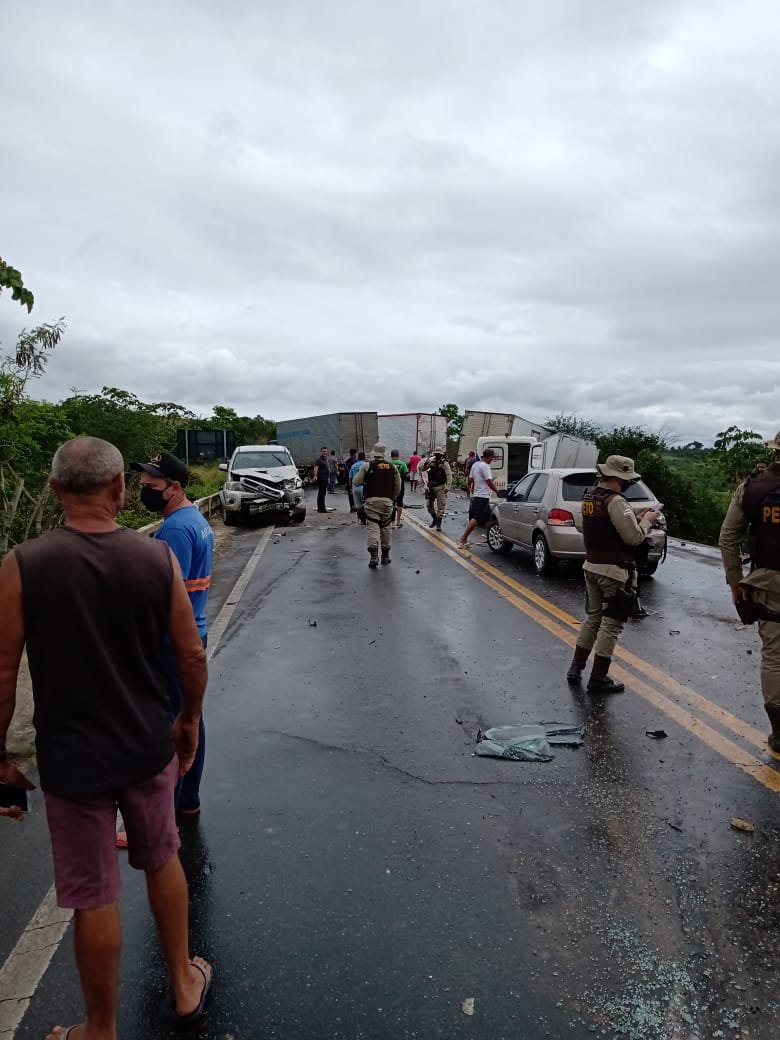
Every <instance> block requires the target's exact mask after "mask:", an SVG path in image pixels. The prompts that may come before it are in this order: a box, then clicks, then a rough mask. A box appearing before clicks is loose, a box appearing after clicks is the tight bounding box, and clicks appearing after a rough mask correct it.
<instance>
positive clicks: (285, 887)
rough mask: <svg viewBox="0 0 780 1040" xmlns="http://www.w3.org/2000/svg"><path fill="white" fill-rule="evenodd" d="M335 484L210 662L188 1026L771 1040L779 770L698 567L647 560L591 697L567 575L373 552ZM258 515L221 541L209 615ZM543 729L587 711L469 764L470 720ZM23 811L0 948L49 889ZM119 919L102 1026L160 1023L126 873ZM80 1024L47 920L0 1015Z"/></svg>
mask: <svg viewBox="0 0 780 1040" xmlns="http://www.w3.org/2000/svg"><path fill="white" fill-rule="evenodd" d="M331 499H332V502H333V503H335V504H337V505H338V507H339V510H340V512H338V513H335V514H329V515H328V516H327V517H317V516H316V514H310V520H307V523H306V525H305V526H304V527H303V528H300V529H298V528H290V529H286V530H284V531H279V530H277V532H276V534H275V536H274V538H273V539H272V541H271V542H270V543H269V545H268V547H267V549H266V551H265V553H264V555H263V556H262V558H261V560H260V564H259V566H258V568H257V570H256V572H255V574H254V576H253V578H252V580H251V582H250V584H249V586H248V588H247V590H246V592H245V594H244V596H243V598H242V600H241V603H240V605H239V608H238V610H237V612H236V614H235V616H234V618H233V621H232V623H231V625H230V626H229V628H228V629H227V632H226V634H225V637H224V639H223V642H222V644H221V646H220V647H219V649H218V651H217V653H216V655H215V656H214V658H213V660H212V664H211V680H210V686H209V694H208V702H207V723H208V733H209V736H208V753H207V770H206V778H205V783H204V792H203V813H202V818H201V820H200V823H199V824H195V825H193V826H190V827H188V829H187V830H186V831H185V832H184V834H183V850H182V858H183V860H184V863H185V867H186V870H187V873H188V876H189V878H190V881H191V888H192V908H193V921H192V933H193V940H192V949H193V953H200V954H202V955H204V956H206V957H208V958H209V959H211V960H212V961H213V963H214V965H215V969H216V982H215V985H214V1000H213V1004H212V1008H211V1012H210V1015H209V1017H208V1019H207V1021H206V1022H205V1023H204V1024H203V1025H202V1026H201V1027H200V1028H199V1029H198V1030H197V1031H196V1035H198V1036H201V1037H204V1038H222V1040H228V1038H231V1037H232V1038H234V1040H245V1038H254V1037H258V1038H269V1040H270V1038H279V1040H297V1038H304V1037H307V1038H322V1040H325V1038H354V1040H357V1038H372V1040H374V1038H375V1040H380V1038H381V1040H384V1038H393V1040H403V1038H407V1037H408V1038H412V1037H420V1038H425V1040H427V1038H431V1040H433V1038H442V1040H445V1038H455V1037H459V1036H464V1037H469V1036H470V1037H479V1038H491V1040H501V1038H507V1040H509V1038H513V1040H514V1038H531V1040H535V1038H537V1037H539V1038H541V1037H564V1036H565V1037H573V1038H579V1037H589V1036H593V1035H594V1034H595V1035H598V1036H607V1037H637V1038H656V1037H657V1038H667V1037H668V1038H672V1037H686V1038H692V1037H701V1038H708V1037H720V1036H722V1037H745V1038H748V1037H756V1038H767V1040H768V1038H770V1037H774V1036H776V1034H777V1013H778V997H777V978H778V967H780V953H779V950H780V944H778V941H777V935H778V926H780V823H779V821H778V804H779V803H778V797H779V796H778V793H777V792H776V790H772V789H771V784H772V780H771V777H772V776H776V775H777V774H776V773H775V768H776V766H777V765H778V763H775V762H773V760H772V758H771V757H770V756H769V754H768V753H767V752H766V751H765V750H761V749H760V747H759V746H758V744H757V743H756V739H755V734H758V735H759V736H760V735H763V734H764V733H765V731H766V720H765V717H764V716H763V710H762V708H761V702H760V695H759V694H758V692H757V683H758V663H759V658H758V644H757V636H756V634H755V633H754V632H753V631H752V630H740V629H739V628H738V625H737V623H736V619H735V618H734V617H732V608H731V606H730V603H729V600H728V596H727V594H726V589H725V586H724V585H723V583H722V575H721V572H720V570H719V568H718V567H717V565H716V562H714V561H711V560H708V559H707V558H704V557H701V556H699V555H695V554H691V553H688V552H686V551H674V552H673V553H672V554H670V558H669V560H668V561H667V563H666V564H665V565H664V566H663V567H662V568H661V569H660V571H659V573H658V576H657V578H656V579H655V580H652V581H648V582H647V584H646V586H645V590H644V600H645V605H646V607H648V609H651V610H654V611H656V613H654V614H651V615H650V616H649V617H647V618H645V619H643V620H642V621H639V622H631V623H630V624H629V626H628V629H627V631H626V633H625V634H624V637H623V640H622V646H623V647H624V648H625V649H626V650H627V651H630V652H632V653H633V654H634V655H636V658H635V660H638V661H639V664H638V665H633V664H631V662H628V663H625V664H624V666H625V667H628V668H629V670H630V674H631V675H633V676H635V677H636V682H635V685H636V689H634V688H631V689H629V691H627V692H626V693H625V694H624V695H622V696H619V697H613V698H610V699H608V700H606V701H603V700H602V701H593V700H591V699H589V698H587V697H586V696H585V695H584V694H582V693H581V692H578V691H575V692H574V693H572V692H571V691H570V690H569V688H568V687H567V685H566V683H565V682H564V681H563V673H564V672H565V669H566V667H567V664H568V659H569V655H570V650H569V646H568V645H567V644H566V642H565V639H564V637H563V636H562V635H561V633H562V632H563V633H564V634H565V633H566V632H567V631H568V632H569V634H570V635H571V634H572V633H573V632H574V628H573V627H572V626H571V625H570V624H569V626H568V628H567V623H566V620H565V619H566V615H567V614H570V615H573V616H575V617H579V615H580V611H581V600H582V579H581V576H580V575H578V574H577V573H572V574H570V573H567V572H565V571H562V572H561V573H560V574H558V575H556V576H554V577H551V578H547V579H540V578H537V577H535V576H534V575H533V572H532V569H531V566H530V563H528V562H527V561H525V560H524V559H523V557H522V556H520V555H519V554H517V553H513V554H512V555H511V556H510V557H505V558H499V557H496V556H493V555H492V554H491V553H490V552H489V551H488V550H487V549H486V548H477V549H475V551H474V553H473V556H474V558H475V559H474V561H473V562H472V561H471V560H469V559H467V560H465V561H464V562H465V564H466V566H463V565H461V563H459V562H457V560H455V559H453V558H451V556H450V555H448V554H447V553H445V552H442V551H441V550H440V549H439V548H437V547H436V546H434V545H433V544H432V542H431V540H430V539H426V537H425V536H424V535H423V534H421V533H420V532H419V530H417V529H416V528H415V527H414V523H413V520H410V521H409V522H407V524H406V525H405V526H404V528H403V530H402V531H400V532H398V533H397V534H396V538H395V545H394V550H393V564H392V566H391V567H389V568H382V569H380V570H379V571H377V572H371V571H369V570H368V569H367V567H366V562H367V554H366V551H365V547H364V532H363V529H362V528H358V527H357V525H353V524H351V523H350V520H349V516H348V515H347V514H345V512H344V510H345V508H346V499H345V496H344V495H343V494H337V495H334V496H331ZM412 501H414V499H412ZM312 504H313V503H312ZM451 505H452V509H453V511H454V510H460V512H458V513H453V515H452V516H451V517H448V520H447V521H446V523H445V533H446V534H448V535H449V536H451V537H454V536H457V534H459V532H460V530H461V528H462V526H463V523H464V512H463V510H465V502H464V501H463V500H457V499H455V498H453V501H452V503H451ZM410 514H411V515H412V516H414V515H415V514H416V515H417V516H418V517H420V518H422V516H423V514H422V512H421V511H419V510H417V511H410ZM258 534H259V531H258V530H243V529H242V530H238V531H235V532H233V531H231V532H230V537H231V543H230V552H229V553H226V554H224V555H223V557H222V559H221V562H220V565H219V567H218V572H217V574H218V581H217V583H216V585H215V588H214V593H213V595H212V603H211V608H212V613H214V614H216V612H217V610H218V609H219V607H220V605H221V602H222V601H223V600H224V597H225V596H226V595H227V592H228V590H229V589H230V588H231V587H232V584H233V582H234V581H235V579H236V577H237V576H238V574H239V573H240V571H241V569H242V567H243V565H244V563H245V562H246V560H247V559H248V558H249V556H250V555H251V552H252V550H253V549H254V547H255V545H256V543H257V538H258ZM439 541H440V542H443V543H444V544H445V545H446V544H447V543H446V539H439ZM480 561H484V562H485V563H487V564H489V565H490V566H491V567H496V568H497V569H498V572H499V576H501V575H503V576H506V577H508V578H509V579H510V580H511V581H514V582H517V583H519V585H520V586H522V587H523V588H524V589H526V590H530V592H531V593H534V594H536V595H538V596H540V597H543V598H544V599H545V600H546V601H547V602H548V603H549V604H551V605H552V607H553V608H555V609H556V610H557V611H558V613H557V614H555V615H553V614H550V612H549V611H548V610H546V609H542V608H541V607H540V606H539V604H538V603H537V604H536V605H534V604H531V606H532V607H533V609H537V610H539V611H540V614H539V616H541V617H543V618H546V619H548V621H549V622H550V623H549V624H548V626H547V627H545V626H544V625H542V624H540V623H539V621H538V619H536V618H535V617H530V616H529V614H528V613H527V610H526V609H523V605H524V604H525V606H526V608H527V606H528V600H527V599H526V598H525V597H524V596H523V595H521V594H520V593H519V592H518V591H517V589H516V588H514V587H512V586H508V585H504V584H502V581H501V579H500V577H498V578H497V577H496V575H495V573H494V572H490V571H487V570H483V569H481V568H480ZM480 575H482V576H483V578H484V577H487V578H489V580H490V581H491V582H492V583H493V584H492V585H491V584H487V583H486V582H485V580H482V579H481V578H480ZM507 593H509V596H511V598H508V596H507ZM314 621H316V626H315V625H313V624H311V622H314ZM670 633H675V634H674V635H672V634H670ZM750 651H752V653H751V652H750ZM645 664H647V665H648V666H652V667H653V668H655V669H656V670H657V671H656V672H653V671H652V669H649V668H646V667H645ZM661 677H663V678H664V681H666V682H667V685H666V686H664V684H663V681H662V678H661ZM669 682H672V685H671V686H669V685H668V683H669ZM674 682H676V683H677V684H678V686H675V685H674ZM637 691H640V692H637ZM641 691H644V693H642V692H641ZM648 691H649V692H648ZM660 694H663V697H665V698H667V701H665V700H663V699H661V697H660V696H659V695H660ZM697 696H698V697H699V698H701V700H699V701H697V700H696V699H695V698H696V697H697ZM668 705H671V706H672V707H668ZM707 705H710V706H711V707H710V710H707V707H706V706H707ZM718 708H720V709H723V711H724V712H728V713H729V714H728V715H726V714H723V715H720V716H719V715H717V710H718ZM713 712H714V714H713ZM732 719H735V720H737V722H736V723H734V722H732V721H731V720H732ZM540 720H546V721H552V720H554V721H558V722H571V723H581V724H583V725H585V727H586V737H585V743H584V746H583V747H582V748H580V749H578V750H569V749H565V748H561V749H556V757H555V759H554V761H553V762H550V763H547V764H536V763H534V764H530V763H514V762H502V761H496V760H490V759H483V758H476V757H474V756H473V754H472V750H473V746H474V740H473V736H474V734H475V733H476V730H477V729H478V728H479V727H480V726H481V727H482V728H485V727H487V726H488V725H496V724H501V723H509V722H537V721H540ZM691 720H693V721H691ZM703 724H705V725H703ZM738 724H741V726H742V729H741V730H740V732H738V733H737V732H735V726H737V728H739V726H738ZM659 728H663V729H664V730H665V731H666V732H667V734H668V737H667V738H666V739H665V740H661V741H657V740H653V739H651V738H649V737H648V736H646V731H647V730H655V729H659ZM710 732H714V733H715V735H716V737H720V740H718V739H715V738H713V737H711V736H710V735H708V734H710ZM751 734H753V737H751ZM751 740H752V741H753V742H752V743H751ZM734 749H736V751H735V750H734ZM730 756H731V757H730ZM751 763H753V765H751ZM745 765H747V766H748V767H749V769H748V771H747V772H746V771H745V768H741V766H742V767H744V766H745ZM762 770H764V772H762ZM768 785H769V786H768ZM735 816H736V817H741V818H744V819H747V820H749V821H751V822H752V823H753V824H754V826H755V833H754V834H752V835H749V834H743V833H738V832H736V831H735V830H733V829H731V828H730V826H729V821H730V819H731V818H732V817H735ZM44 830H45V828H44V824H43V820H42V819H41V818H40V814H38V816H37V817H32V816H31V818H30V819H28V820H27V821H26V823H25V826H24V828H14V829H13V831H10V830H9V831H8V832H6V831H5V830H4V832H3V837H4V841H3V844H2V846H0V884H2V886H3V891H4V892H6V891H8V888H7V887H6V886H8V885H10V886H12V887H11V890H12V891H14V893H15V894H14V899H13V901H12V902H11V901H9V902H8V903H6V901H5V899H4V905H3V921H4V923H8V922H9V921H10V927H8V928H6V927H5V926H4V927H3V929H2V931H1V932H0V953H2V956H3V958H4V957H5V955H6V954H7V951H8V949H9V948H10V947H11V946H12V945H13V943H14V942H15V941H16V935H17V934H18V930H19V929H20V928H21V927H23V926H24V924H25V923H26V921H27V919H28V918H29V916H30V913H31V912H32V910H34V908H35V906H36V905H37V903H38V902H39V901H40V899H41V898H42V896H43V894H44V893H45V891H46V889H47V888H48V886H49V884H50V881H51V878H50V872H49V866H48V849H47V845H46V839H45V834H44ZM22 831H24V833H22ZM20 872H23V874H24V881H20V880H19V874H20ZM14 878H16V880H15V881H14ZM17 893H18V898H17ZM122 913H123V921H124V953H123V963H122V989H121V1020H120V1021H121V1032H120V1036H121V1037H122V1038H123V1040H140V1038H154V1037H167V1036H169V1035H174V1034H173V1033H172V1031H171V1030H170V1029H169V1028H168V1027H167V1026H165V1025H164V1024H162V1020H161V1016H162V1014H163V1012H164V1010H165V985H164V971H163V967H162V962H161V959H160V955H159V952H158V950H157V945H156V940H155V936H154V930H153V926H152V922H151V917H150V913H149V911H148V908H147V905H146V902H145V894H144V886H143V883H142V880H141V879H140V878H139V877H138V876H136V875H134V874H133V872H132V871H130V870H129V869H128V870H127V872H126V884H125V890H124V894H123V901H122ZM468 998H474V1001H475V1005H474V1014H473V1016H467V1015H465V1014H464V1013H463V1010H462V1004H463V1001H464V1000H467V999H468ZM79 1015H80V998H79V992H78V986H77V982H76V975H75V969H74V966H73V956H72V950H71V943H70V935H68V936H66V940H65V942H64V943H63V945H62V947H61V948H60V949H59V950H58V952H57V953H56V954H55V956H54V959H53V961H52V965H51V967H50V969H49V971H48V972H47V974H46V975H45V977H44V979H43V981H42V983H41V985H40V987H39V989H38V991H37V993H36V995H35V998H34V1000H33V1003H32V1006H31V1008H30V1010H29V1012H28V1014H27V1015H26V1017H25V1019H24V1021H23V1023H22V1025H21V1027H20V1028H19V1030H18V1031H17V1034H16V1035H17V1037H18V1038H19V1040H28V1038H30V1040H31V1038H36V1040H37V1038H40V1037H43V1036H44V1035H45V1033H46V1031H47V1030H48V1028H49V1027H50V1026H51V1025H52V1024H53V1023H54V1022H60V1023H65V1024H67V1023H69V1022H72V1021H78V1020H79Z"/></svg>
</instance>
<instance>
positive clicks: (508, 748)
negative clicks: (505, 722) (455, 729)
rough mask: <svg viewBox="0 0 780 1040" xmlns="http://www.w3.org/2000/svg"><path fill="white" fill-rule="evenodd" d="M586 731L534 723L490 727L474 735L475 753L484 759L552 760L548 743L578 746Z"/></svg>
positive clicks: (560, 745)
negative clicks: (475, 737) (475, 738)
mask: <svg viewBox="0 0 780 1040" xmlns="http://www.w3.org/2000/svg"><path fill="white" fill-rule="evenodd" d="M584 734H585V731H584V729H583V728H582V727H581V726H561V725H560V724H558V723H537V724H525V725H514V726H493V727H492V728H491V729H488V730H485V732H484V733H483V732H482V731H481V730H480V732H479V733H478V734H477V746H476V748H475V750H474V754H475V755H479V756H480V757H483V758H511V759H514V760H515V761H516V762H552V760H553V759H554V758H555V755H553V753H552V749H551V746H552V745H556V746H558V747H579V746H580V745H581V744H582V742H583V737H584Z"/></svg>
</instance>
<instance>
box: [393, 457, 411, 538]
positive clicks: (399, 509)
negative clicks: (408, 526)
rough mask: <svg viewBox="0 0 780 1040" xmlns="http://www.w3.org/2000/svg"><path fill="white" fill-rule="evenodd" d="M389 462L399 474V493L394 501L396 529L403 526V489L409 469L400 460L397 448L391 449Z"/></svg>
mask: <svg viewBox="0 0 780 1040" xmlns="http://www.w3.org/2000/svg"><path fill="white" fill-rule="evenodd" d="M390 462H391V463H392V464H393V465H394V466H395V467H396V468H397V470H398V472H399V473H400V474H401V493H400V494H399V496H398V498H397V499H396V500H395V526H396V527H397V528H398V527H403V526H404V525H403V522H402V520H401V517H402V516H403V514H404V489H405V487H406V484H405V481H406V477H407V475H408V473H409V467H408V466H407V465H406V463H405V462H404V461H403V460H402V459H401V453H400V452H399V450H398V448H393V450H392V451H391V452H390Z"/></svg>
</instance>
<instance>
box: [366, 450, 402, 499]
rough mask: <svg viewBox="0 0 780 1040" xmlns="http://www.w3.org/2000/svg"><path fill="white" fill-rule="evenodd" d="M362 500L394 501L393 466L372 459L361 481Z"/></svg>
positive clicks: (390, 463)
mask: <svg viewBox="0 0 780 1040" xmlns="http://www.w3.org/2000/svg"><path fill="white" fill-rule="evenodd" d="M363 497H364V498H389V499H391V500H394V499H395V466H394V465H393V464H392V462H385V461H384V460H383V459H372V460H371V462H369V464H368V472H367V473H366V479H365V480H364V481H363Z"/></svg>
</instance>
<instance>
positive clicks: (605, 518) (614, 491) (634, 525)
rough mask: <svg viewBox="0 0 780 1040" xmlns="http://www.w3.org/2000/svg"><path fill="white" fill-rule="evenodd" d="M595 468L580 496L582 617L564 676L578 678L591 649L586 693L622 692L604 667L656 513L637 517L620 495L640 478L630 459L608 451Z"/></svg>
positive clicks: (628, 607) (630, 601)
mask: <svg viewBox="0 0 780 1040" xmlns="http://www.w3.org/2000/svg"><path fill="white" fill-rule="evenodd" d="M596 468H597V469H598V471H599V473H600V474H601V479H600V480H599V482H598V483H597V484H596V486H595V487H594V488H593V489H592V490H590V491H587V492H586V493H585V495H584V496H583V499H582V534H583V537H584V539H585V564H584V567H583V570H584V572H585V612H586V614H587V617H586V619H585V620H584V621H583V622H582V625H581V627H580V631H579V634H578V636H577V644H576V646H575V647H574V658H573V660H572V662H571V665H570V666H569V670H568V672H567V673H566V680H567V682H568V683H569V684H570V685H575V684H576V683H578V682H579V681H580V679H581V678H582V671H583V669H584V668H585V665H586V664H587V661H588V657H589V655H590V652H591V650H593V652H594V656H593V669H592V671H591V673H590V678H589V679H588V685H587V690H588V693H622V692H623V690H624V689H625V686H624V685H623V683H620V682H615V680H614V679H611V678H610V677H609V675H608V674H607V673H608V672H609V666H610V664H611V663H612V654H613V652H614V649H615V643H616V642H617V638H618V636H619V635H620V633H621V632H622V631H623V626H624V625H625V623H626V621H627V620H628V618H629V617H630V616H631V614H632V612H633V610H634V607H635V604H636V561H635V551H636V548H637V547H639V546H640V545H641V544H642V543H643V542H644V540H645V539H646V538H647V535H648V533H649V532H650V529H651V528H652V526H653V524H654V523H655V521H656V518H657V517H658V513H657V512H656V511H655V510H653V509H646V510H644V512H642V513H641V514H640V516H639V518H638V519H637V516H636V514H635V513H634V510H633V509H632V508H631V504H630V503H629V502H627V501H626V499H625V498H624V497H623V492H625V491H626V489H627V488H628V487H629V486H630V485H631V484H633V483H634V481H636V480H639V474H638V473H636V472H635V470H634V460H633V459H629V458H626V457H624V456H623V455H610V456H609V458H608V459H607V461H606V462H604V463H601V464H597V466H596Z"/></svg>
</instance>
